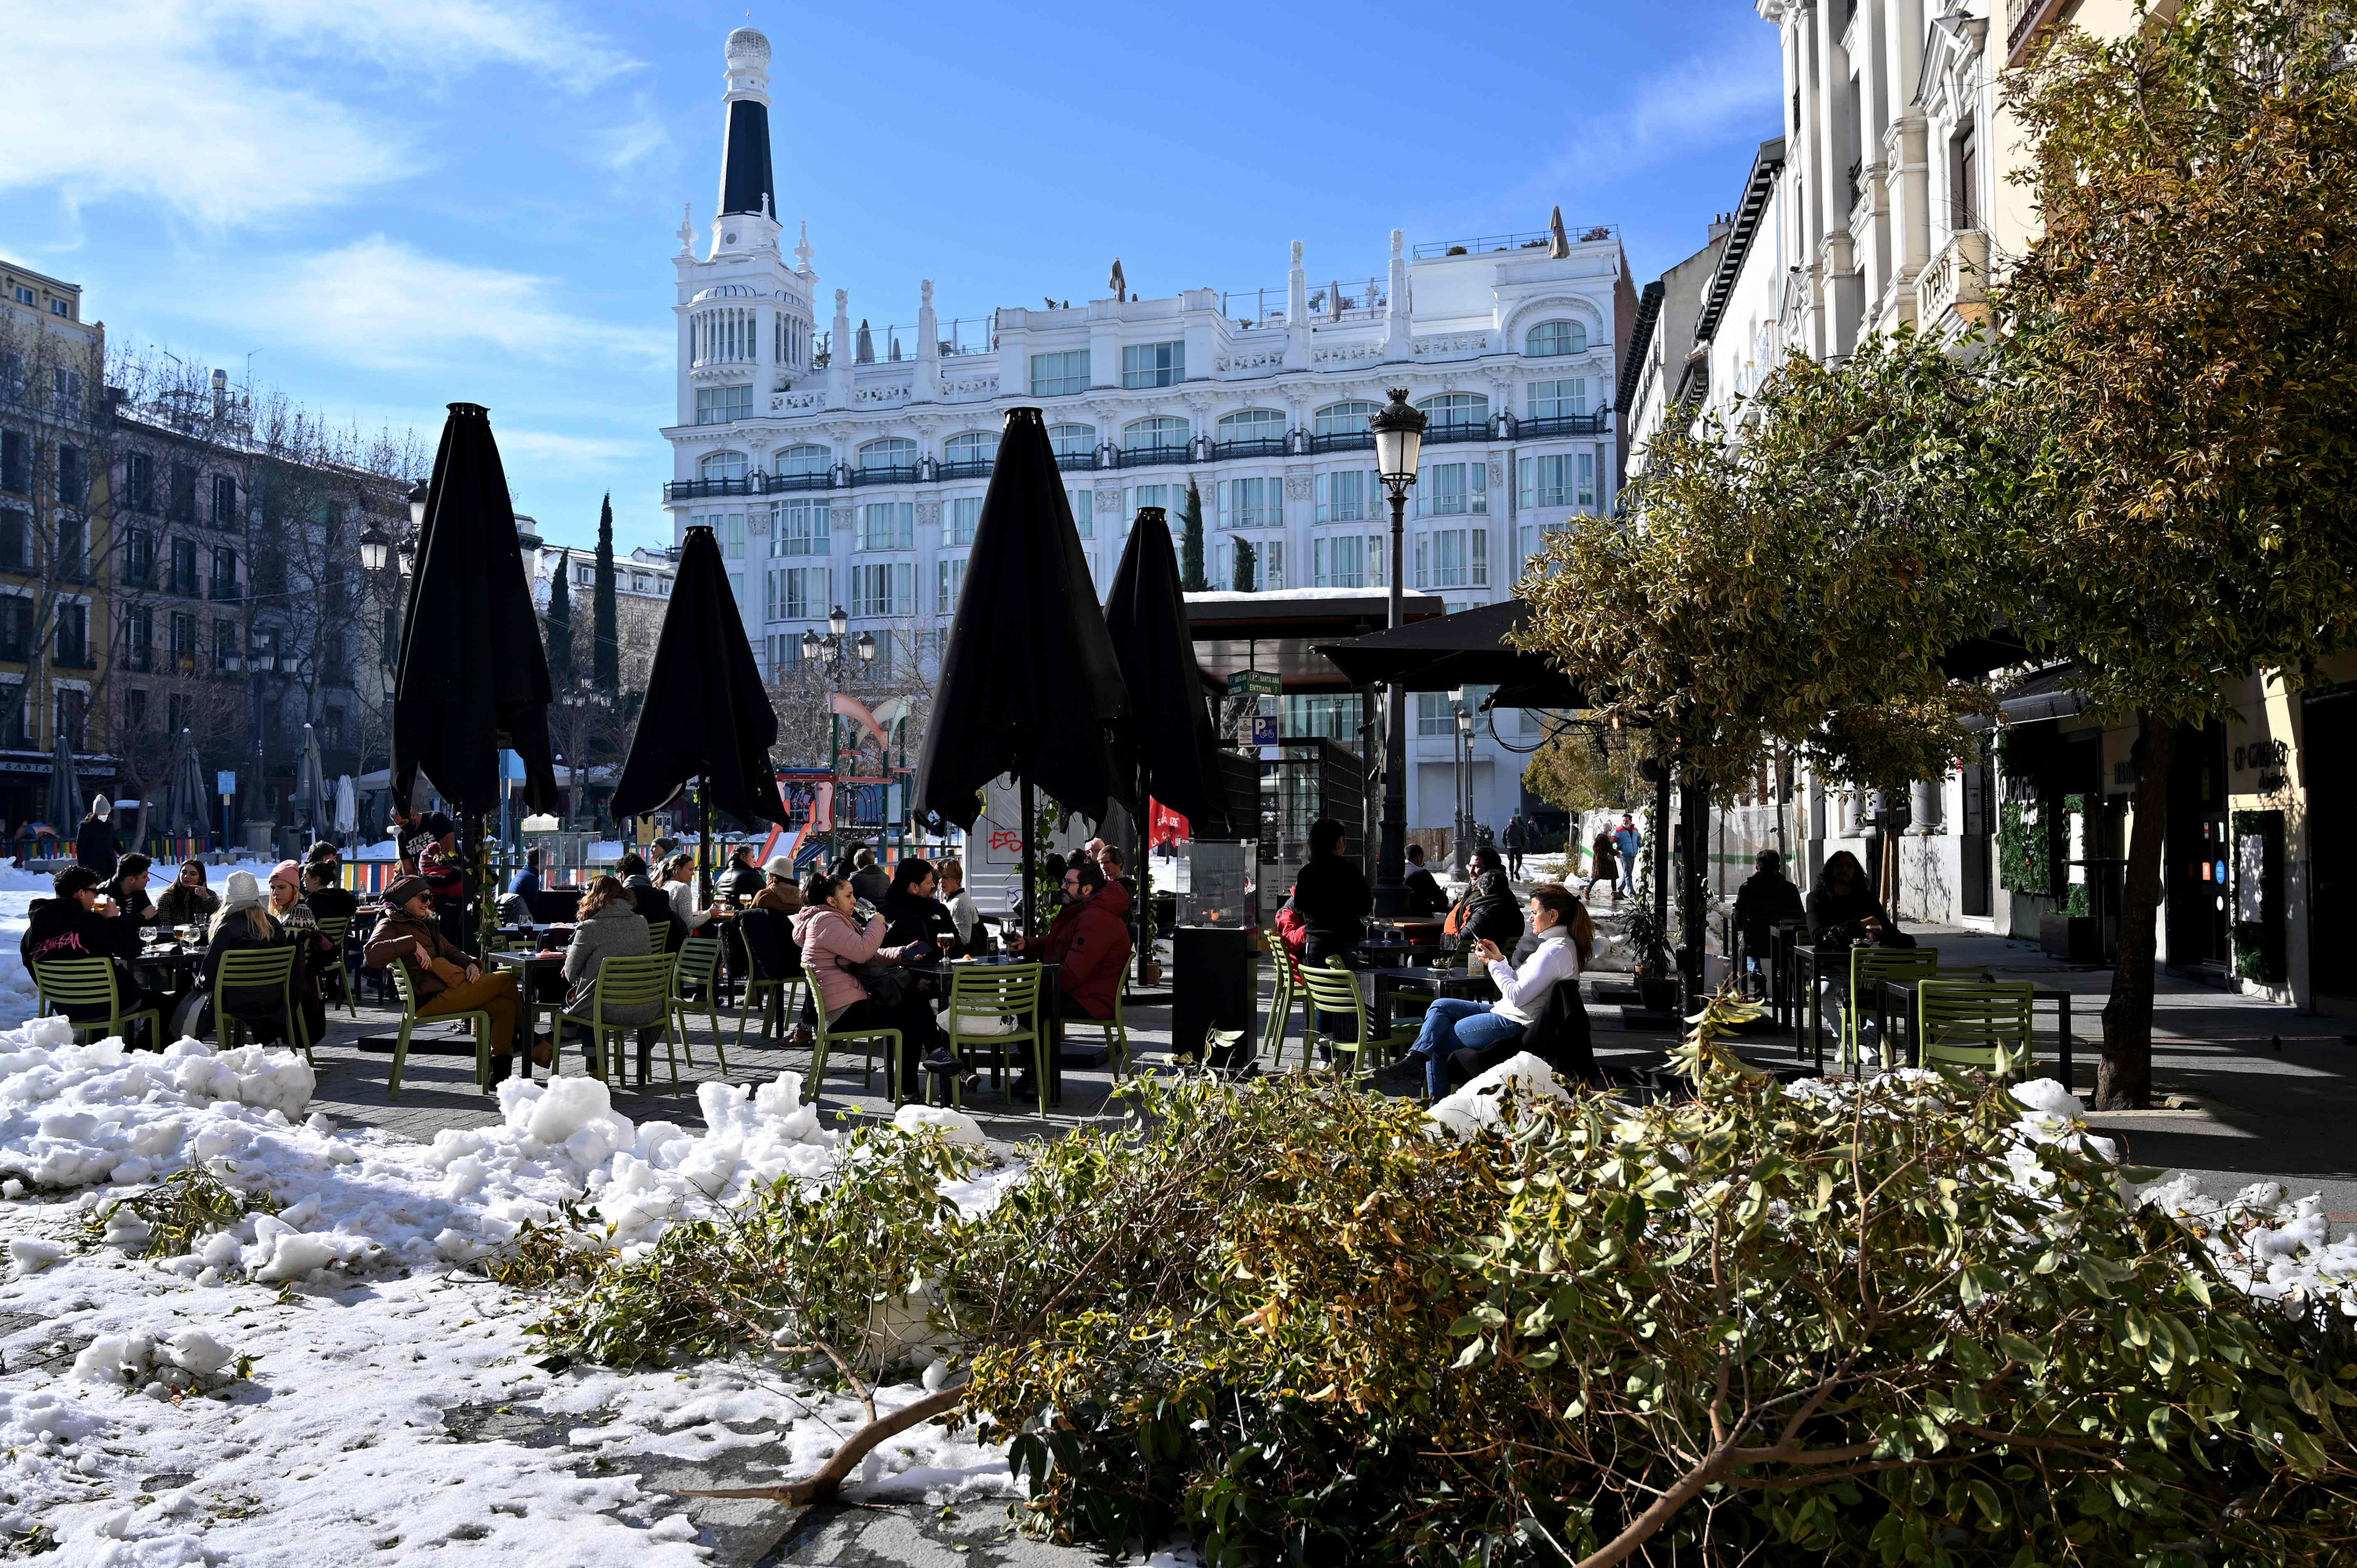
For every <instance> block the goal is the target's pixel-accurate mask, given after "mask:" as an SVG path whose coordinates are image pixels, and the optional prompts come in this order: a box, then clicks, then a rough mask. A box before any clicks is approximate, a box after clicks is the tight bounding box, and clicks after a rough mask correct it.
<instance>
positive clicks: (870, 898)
mask: <svg viewBox="0 0 2357 1568" xmlns="http://www.w3.org/2000/svg"><path fill="white" fill-rule="evenodd" d="M851 890H852V892H854V893H855V894H856V895H858V896H859V897H862V898H865V899H866V900H867V902H869V903H870V904H873V905H874V906H876V908H878V909H881V908H883V907H884V896H885V895H886V894H887V893H889V892H891V891H892V874H891V873H890V872H888V871H887V870H885V869H884V868H883V867H882V866H880V865H863V866H861V867H860V868H859V869H858V870H856V871H855V872H853V873H852V874H851Z"/></svg>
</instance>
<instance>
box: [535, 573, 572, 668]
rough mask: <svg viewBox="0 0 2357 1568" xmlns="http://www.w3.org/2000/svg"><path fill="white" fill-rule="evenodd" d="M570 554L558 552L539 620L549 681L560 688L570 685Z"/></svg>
mask: <svg viewBox="0 0 2357 1568" xmlns="http://www.w3.org/2000/svg"><path fill="white" fill-rule="evenodd" d="M572 576H573V553H572V552H571V551H569V550H568V551H561V552H559V553H558V554H557V557H556V567H555V570H554V572H552V573H551V574H550V575H549V579H548V610H547V613H546V614H545V615H544V617H543V618H542V620H543V625H544V629H545V632H546V641H547V643H548V678H549V680H550V681H551V682H554V684H555V685H556V686H558V687H559V688H562V687H565V686H568V685H570V684H572V682H573V584H572V581H571V578H572Z"/></svg>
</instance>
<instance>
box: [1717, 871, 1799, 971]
mask: <svg viewBox="0 0 2357 1568" xmlns="http://www.w3.org/2000/svg"><path fill="white" fill-rule="evenodd" d="M1751 864H1752V866H1753V870H1752V873H1751V875H1749V876H1747V877H1745V878H1744V879H1743V886H1740V887H1738V888H1737V889H1736V891H1735V929H1736V932H1737V934H1738V935H1739V936H1741V937H1742V939H1743V953H1744V956H1745V957H1747V958H1755V959H1758V960H1759V961H1760V964H1761V966H1762V967H1763V969H1764V967H1765V966H1766V964H1767V962H1768V959H1769V955H1770V953H1771V952H1772V951H1773V950H1774V949H1775V945H1776V922H1777V921H1778V920H1781V919H1785V918H1790V917H1792V916H1803V917H1804V916H1806V915H1807V914H1808V909H1807V908H1806V907H1805V906H1804V905H1803V903H1802V901H1801V890H1800V889H1799V888H1797V887H1795V886H1792V878H1791V877H1789V876H1786V875H1784V857H1783V856H1782V855H1781V854H1777V853H1776V852H1775V851H1774V850H1772V849H1763V850H1761V851H1760V853H1759V854H1756V855H1754V856H1752V858H1751Z"/></svg>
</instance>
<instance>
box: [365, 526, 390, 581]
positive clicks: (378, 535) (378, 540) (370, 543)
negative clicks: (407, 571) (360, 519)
mask: <svg viewBox="0 0 2357 1568" xmlns="http://www.w3.org/2000/svg"><path fill="white" fill-rule="evenodd" d="M392 548H393V538H392V536H391V535H390V534H388V533H386V532H385V531H384V530H382V529H381V528H379V527H378V526H377V525H376V524H375V523H373V522H371V523H370V524H369V525H368V526H367V527H366V528H363V529H361V566H362V568H364V569H365V570H367V571H371V572H382V571H383V570H384V560H385V556H386V554H387V553H389V552H390V551H391V550H392Z"/></svg>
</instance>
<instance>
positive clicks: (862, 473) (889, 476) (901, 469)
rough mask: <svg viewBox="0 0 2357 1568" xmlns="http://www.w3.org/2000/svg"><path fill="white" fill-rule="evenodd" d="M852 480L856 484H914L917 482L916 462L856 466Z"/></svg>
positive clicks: (852, 472)
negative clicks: (867, 466) (864, 466)
mask: <svg viewBox="0 0 2357 1568" xmlns="http://www.w3.org/2000/svg"><path fill="white" fill-rule="evenodd" d="M851 482H852V483H853V484H855V485H913V484H915V483H916V482H917V465H916V464H914V463H879V464H877V466H876V467H872V468H854V469H852V470H851Z"/></svg>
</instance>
